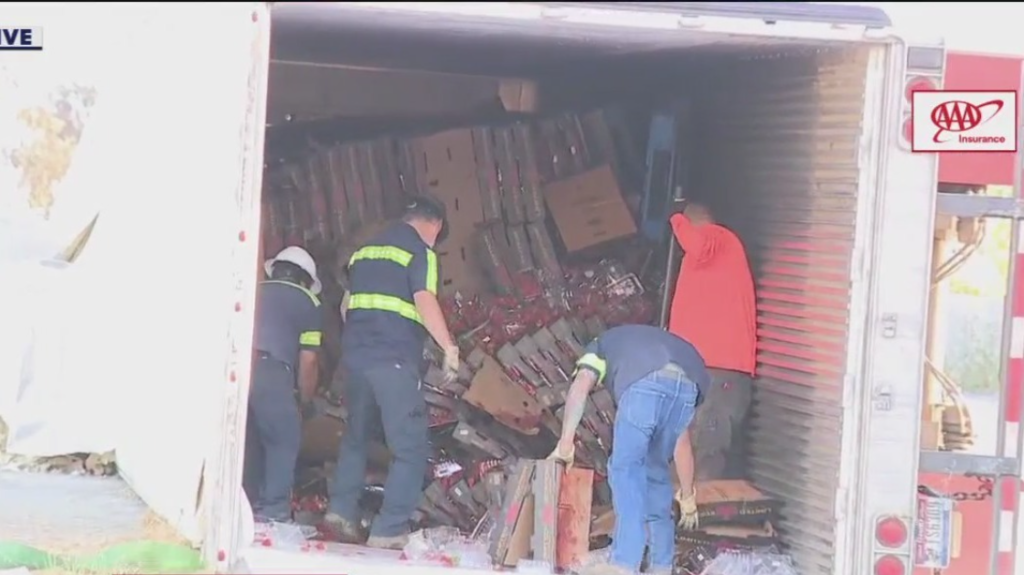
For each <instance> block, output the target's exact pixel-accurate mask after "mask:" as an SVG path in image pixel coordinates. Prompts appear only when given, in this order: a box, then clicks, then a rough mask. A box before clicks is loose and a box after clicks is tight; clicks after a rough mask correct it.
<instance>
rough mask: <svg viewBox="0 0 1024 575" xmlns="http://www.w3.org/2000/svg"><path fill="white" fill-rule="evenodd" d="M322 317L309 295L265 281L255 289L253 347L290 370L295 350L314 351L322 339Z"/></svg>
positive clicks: (294, 362) (301, 289)
mask: <svg viewBox="0 0 1024 575" xmlns="http://www.w3.org/2000/svg"><path fill="white" fill-rule="evenodd" d="M322 325H323V315H322V314H321V313H320V300H319V299H317V297H316V296H315V295H313V292H311V291H309V290H307V289H306V288H304V287H302V286H300V285H297V284H293V283H291V282H286V281H279V280H268V281H265V282H262V283H260V284H259V286H257V288H256V325H255V328H254V332H253V338H252V339H253V348H254V349H256V350H257V351H262V352H264V353H267V354H270V356H272V357H273V358H274V359H276V360H278V361H281V362H284V363H287V364H288V365H290V366H291V367H292V368H293V369H295V368H297V367H298V364H299V350H300V349H308V350H317V349H319V348H320V340H321V339H322V336H321V333H322V331H321V330H322Z"/></svg>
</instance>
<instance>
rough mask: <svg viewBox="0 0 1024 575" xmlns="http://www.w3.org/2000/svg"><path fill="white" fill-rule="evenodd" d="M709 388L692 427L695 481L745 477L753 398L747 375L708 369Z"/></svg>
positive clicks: (698, 408)
mask: <svg viewBox="0 0 1024 575" xmlns="http://www.w3.org/2000/svg"><path fill="white" fill-rule="evenodd" d="M708 374H709V375H710V376H711V389H710V390H709V391H708V393H707V397H705V398H704V399H703V401H702V402H701V404H700V406H698V407H697V415H696V417H694V420H693V426H692V428H691V439H692V441H693V451H694V454H693V456H694V466H695V470H694V472H695V474H696V478H697V480H698V481H709V480H715V479H745V478H746V477H747V473H748V470H747V446H746V443H747V441H746V436H747V420H748V416H749V411H750V402H751V400H752V398H753V384H754V382H753V380H752V379H751V377H750V375H748V374H746V373H742V372H738V371H731V370H727V369H708Z"/></svg>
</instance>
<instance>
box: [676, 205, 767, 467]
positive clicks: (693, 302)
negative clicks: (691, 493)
mask: <svg viewBox="0 0 1024 575" xmlns="http://www.w3.org/2000/svg"><path fill="white" fill-rule="evenodd" d="M669 223H670V224H671V226H672V233H673V234H674V235H675V238H676V240H677V241H678V242H679V245H680V246H681V247H682V249H683V253H684V257H683V263H682V266H681V268H680V270H679V278H678V280H677V281H676V289H675V294H674V296H673V298H672V308H671V315H670V319H669V325H668V329H669V331H670V332H672V333H673V334H675V335H677V336H679V337H681V338H683V339H685V340H686V341H689V342H691V343H692V344H693V345H694V347H696V348H697V351H699V352H700V354H701V356H703V358H704V362H705V363H706V364H707V367H708V373H709V374H710V375H711V381H712V385H711V389H710V391H709V392H708V396H707V397H706V398H704V401H703V402H702V404H701V406H700V407H699V408H698V409H697V415H696V417H695V419H694V425H693V446H694V451H695V453H694V460H695V461H694V463H695V467H696V475H697V479H698V480H709V479H739V478H743V477H745V475H746V471H747V470H746V453H745V452H746V448H745V447H746V446H745V443H746V441H745V438H744V436H745V434H746V420H747V412H748V410H749V409H750V402H751V394H752V386H753V377H754V366H755V364H756V361H757V358H756V353H757V352H756V344H757V325H756V322H757V314H756V309H755V307H754V306H755V299H754V280H753V278H752V277H751V273H750V265H749V263H748V262H747V254H746V251H745V250H744V249H743V243H742V242H741V241H740V239H739V237H737V236H736V234H735V233H733V232H732V231H731V230H729V229H728V228H725V227H723V226H721V225H719V224H717V223H715V221H714V219H713V218H712V216H711V212H710V211H709V210H708V209H707V208H706V207H705V206H702V205H700V204H689V205H688V206H687V208H686V210H685V211H684V213H681V214H678V213H677V214H673V215H672V217H671V219H670V220H669Z"/></svg>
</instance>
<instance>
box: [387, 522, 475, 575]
mask: <svg viewBox="0 0 1024 575" xmlns="http://www.w3.org/2000/svg"><path fill="white" fill-rule="evenodd" d="M402 559H403V560H406V561H412V562H414V563H426V564H433V565H443V566H446V567H461V568H470V569H474V568H475V569H490V568H491V558H490V556H489V555H488V554H487V542H486V541H474V540H472V539H470V538H467V537H464V536H463V535H462V534H460V533H459V530H458V529H455V528H453V527H432V528H430V529H421V530H419V531H417V532H415V533H413V534H412V535H410V536H409V542H408V543H407V544H406V545H405V548H404V549H403V550H402Z"/></svg>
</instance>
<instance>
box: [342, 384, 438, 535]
mask: <svg viewBox="0 0 1024 575" xmlns="http://www.w3.org/2000/svg"><path fill="white" fill-rule="evenodd" d="M345 405H346V407H347V408H348V426H347V428H346V429H345V434H344V435H342V437H341V446H340V453H339V455H338V465H337V467H336V468H335V471H334V481H333V482H332V483H331V488H330V498H331V503H330V511H331V512H332V513H336V514H338V515H340V516H341V517H343V518H344V519H347V520H348V521H350V522H353V523H358V521H359V497H360V495H361V494H362V492H363V488H364V487H365V484H366V459H367V449H368V447H369V444H370V440H371V438H372V432H373V429H374V427H375V424H376V422H377V421H378V419H377V418H381V420H382V423H383V426H384V441H385V442H386V443H387V446H388V450H390V451H391V454H392V456H393V458H392V460H391V468H390V469H389V470H388V479H387V481H386V482H385V483H384V504H383V506H382V507H381V510H380V515H378V516H377V517H376V519H374V521H373V525H372V527H371V528H370V535H371V536H378V537H394V536H397V535H402V534H405V533H408V532H409V520H410V518H411V517H412V514H413V512H414V511H416V507H417V506H418V505H419V503H420V498H421V497H422V495H423V480H424V476H425V474H426V472H427V459H428V458H429V457H430V444H429V442H428V440H427V433H428V422H427V405H426V401H425V400H424V397H423V390H422V386H421V385H420V376H419V371H418V370H417V369H416V368H415V367H409V366H400V365H387V366H382V367H376V368H371V369H366V370H359V371H349V372H348V378H347V379H346V382H345Z"/></svg>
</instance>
